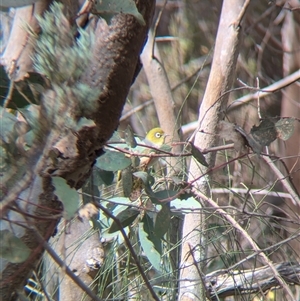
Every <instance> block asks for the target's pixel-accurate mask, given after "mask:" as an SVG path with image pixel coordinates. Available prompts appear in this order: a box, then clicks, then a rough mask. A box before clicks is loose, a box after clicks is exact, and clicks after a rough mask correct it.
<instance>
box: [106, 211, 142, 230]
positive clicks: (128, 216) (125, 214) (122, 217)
mask: <svg viewBox="0 0 300 301" xmlns="http://www.w3.org/2000/svg"><path fill="white" fill-rule="evenodd" d="M138 215H139V212H138V211H137V210H136V209H133V208H127V209H125V210H124V211H122V212H120V213H119V214H118V215H117V216H116V218H117V219H118V220H119V221H120V223H121V225H122V228H125V227H127V226H129V225H131V223H132V222H133V221H134V220H135V219H136V218H137V217H138ZM119 230H120V228H119V225H118V223H116V222H115V221H113V223H112V225H111V226H110V228H109V230H108V233H113V232H116V231H119Z"/></svg>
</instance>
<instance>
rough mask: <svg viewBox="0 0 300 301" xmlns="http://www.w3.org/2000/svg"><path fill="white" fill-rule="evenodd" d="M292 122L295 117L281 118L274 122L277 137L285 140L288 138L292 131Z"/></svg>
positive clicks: (293, 127)
mask: <svg viewBox="0 0 300 301" xmlns="http://www.w3.org/2000/svg"><path fill="white" fill-rule="evenodd" d="M294 122H295V118H292V117H289V118H281V119H280V120H278V121H277V122H276V123H275V127H276V132H277V137H278V138H280V139H282V140H284V141H286V140H288V139H289V138H290V137H291V136H292V135H293V133H294V129H295V126H294Z"/></svg>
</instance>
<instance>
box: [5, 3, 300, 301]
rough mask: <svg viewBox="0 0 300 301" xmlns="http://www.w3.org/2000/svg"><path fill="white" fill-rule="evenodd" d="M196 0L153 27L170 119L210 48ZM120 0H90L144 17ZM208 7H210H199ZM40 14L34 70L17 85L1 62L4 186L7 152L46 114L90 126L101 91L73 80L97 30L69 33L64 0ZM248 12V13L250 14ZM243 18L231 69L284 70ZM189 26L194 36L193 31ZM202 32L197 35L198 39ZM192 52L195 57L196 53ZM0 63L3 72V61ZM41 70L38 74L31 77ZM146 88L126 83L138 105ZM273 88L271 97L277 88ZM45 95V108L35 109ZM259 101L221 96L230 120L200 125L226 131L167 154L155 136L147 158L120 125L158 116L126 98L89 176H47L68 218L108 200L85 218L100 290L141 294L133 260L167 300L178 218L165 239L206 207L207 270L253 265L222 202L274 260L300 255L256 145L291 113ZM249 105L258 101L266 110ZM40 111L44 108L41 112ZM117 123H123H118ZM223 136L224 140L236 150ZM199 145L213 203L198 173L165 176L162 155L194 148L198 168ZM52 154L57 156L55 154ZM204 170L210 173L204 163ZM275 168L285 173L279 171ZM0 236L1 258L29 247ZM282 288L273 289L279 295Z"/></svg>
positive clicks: (20, 146) (287, 210)
mask: <svg viewBox="0 0 300 301" xmlns="http://www.w3.org/2000/svg"><path fill="white" fill-rule="evenodd" d="M204 2H205V1H203V2H202V3H200V4H196V3H184V2H182V3H183V4H184V7H185V9H186V10H184V9H182V10H181V9H180V8H176V9H175V11H172V12H170V15H171V16H172V17H171V18H167V23H168V24H169V26H168V28H167V29H166V28H162V25H161V27H160V28H158V32H164V31H167V33H168V34H170V35H172V36H174V37H176V39H177V40H176V41H175V40H172V41H171V42H168V40H167V37H166V41H165V42H162V43H161V44H160V45H159V48H160V50H161V54H162V61H163V63H164V66H165V68H166V70H167V73H168V75H169V79H170V82H171V86H172V87H173V88H174V89H173V91H174V96H175V105H176V110H177V111H178V119H181V120H182V122H183V123H188V121H190V120H194V119H196V116H197V114H198V103H199V98H200V99H201V95H203V91H204V87H205V83H206V78H207V76H208V71H209V68H210V61H211V60H210V57H209V56H210V55H211V53H212V51H211V49H212V48H213V42H214V36H213V34H214V32H215V30H216V24H217V18H216V16H211V14H212V9H211V7H209V8H207V7H206V10H205V9H200V8H199V7H197V9H196V8H194V9H191V7H190V6H193V5H195V6H196V5H199V6H201V5H208V4H207V3H204ZM120 3H121V2H120V1H110V2H106V1H100V2H99V1H98V2H97V6H96V9H97V11H98V12H97V13H99V14H100V15H101V16H103V17H106V16H107V17H108V19H110V17H111V14H115V13H116V12H121V13H125V12H126V13H129V14H132V15H134V16H135V17H136V18H137V19H138V21H139V22H140V23H141V24H143V22H144V20H143V18H142V17H141V15H140V13H139V12H138V11H137V9H136V7H135V5H134V4H133V2H132V1H129V0H128V2H122V4H121V6H119V4H120ZM109 5H110V6H109ZM210 5H213V6H214V7H215V9H216V10H218V9H219V4H216V3H215V4H209V6H210ZM166 9H170V8H166ZM276 9H278V8H276V7H273V12H274V15H268V16H269V17H266V16H265V15H263V16H264V17H262V20H261V24H263V25H264V26H266V25H265V24H267V23H268V22H267V21H270V20H273V19H274V18H275V15H276V14H275V12H276ZM196 11H199V12H201V15H202V17H203V19H201V20H200V21H199V16H198V14H197V16H195V15H194V12H196ZM205 12H209V14H208V15H206V14H205ZM261 12H267V8H266V7H265V6H263V5H262V4H261V5H259V7H257V8H256V10H255V9H254V8H253V10H252V14H253V15H252V17H251V18H254V17H255V18H260V17H261ZM253 16H254V17H253ZM255 18H254V19H255ZM264 18H266V19H264ZM39 21H40V24H41V28H42V33H41V35H40V36H39V37H35V38H36V39H37V46H36V50H37V53H36V55H35V56H34V63H35V68H36V70H37V72H38V73H32V74H31V75H30V77H29V78H28V79H26V80H24V83H23V87H19V86H18V85H14V86H13V87H10V83H9V80H8V78H7V77H6V76H5V74H1V79H2V78H3V81H4V82H5V83H4V85H2V86H1V87H0V93H1V96H2V98H5V97H6V96H8V94H9V90H10V88H12V94H11V100H10V103H9V104H8V106H6V108H2V107H0V113H1V123H0V126H1V130H0V139H1V140H0V143H1V144H0V156H1V159H2V160H1V165H0V168H1V172H2V173H5V176H6V177H7V174H9V175H12V174H13V177H12V180H13V181H11V182H9V181H7V182H6V185H7V186H8V185H13V183H15V182H17V180H18V177H21V175H22V172H23V171H24V169H25V167H26V165H25V164H24V160H22V159H20V160H16V157H17V156H19V155H22V156H24V158H25V159H26V154H28V152H29V151H30V150H32V149H33V146H36V145H37V144H38V141H40V139H41V137H44V136H45V134H47V129H48V128H47V127H50V126H54V127H56V128H57V130H58V131H61V133H62V135H65V134H66V133H69V132H71V133H73V132H75V133H76V132H78V131H79V130H81V129H82V128H84V127H85V126H86V127H94V126H95V124H94V122H93V121H91V120H90V119H87V118H86V116H89V114H90V112H91V111H92V108H93V106H94V105H95V99H97V95H98V94H99V91H94V90H92V89H90V88H89V87H88V86H86V85H85V84H83V83H81V82H80V78H81V75H82V74H83V73H84V71H85V69H86V67H87V65H88V63H89V60H90V58H91V54H90V51H89V50H90V48H91V45H92V44H93V43H94V40H95V37H94V36H90V35H88V34H87V32H86V31H83V30H81V29H78V31H77V33H78V36H79V37H78V39H76V40H75V41H74V39H73V36H74V33H75V31H76V30H77V29H75V28H70V27H69V25H66V24H67V23H66V19H65V17H64V15H63V13H62V6H61V4H57V3H56V4H54V5H53V6H52V7H51V10H50V11H49V12H47V13H46V14H45V16H44V17H43V18H40V19H39ZM247 22H249V20H248V21H247ZM251 22H252V23H253V24H255V22H254V20H252V21H250V23H251ZM265 22H267V23H265ZM253 24H252V25H253ZM53 25H54V26H53ZM248 25H249V24H248ZM250 25H251V24H250ZM250 25H249V28H250V29H247V30H246V33H245V39H244V44H243V48H242V51H241V56H240V57H241V61H240V62H239V65H238V77H239V78H242V79H243V80H244V81H245V82H254V79H255V77H256V76H257V74H258V73H259V72H260V75H261V82H262V83H263V84H265V85H267V84H270V83H271V82H273V81H275V80H277V79H278V78H280V77H281V74H278V72H275V71H274V70H275V69H276V70H279V69H281V66H280V64H281V63H280V62H279V59H278V60H276V61H275V63H274V62H270V61H269V60H268V59H267V58H268V54H265V53H272V49H269V48H267V49H265V50H264V51H265V53H264V59H262V58H261V57H260V53H258V51H257V50H256V48H255V47H256V46H255V45H257V44H259V43H263V41H262V40H261V38H258V37H257V35H258V33H257V32H256V31H254V29H253V28H254V25H253V26H250ZM274 26H275V25H274ZM192 28H196V29H197V32H195V31H194V30H192ZM201 32H202V33H203V32H208V34H206V36H205V35H204V34H200V33H201ZM195 36H200V38H199V39H198V40H196V39H194V37H195ZM200 39H201V43H200V45H198V44H199V40H200ZM199 53H200V54H201V55H203V56H204V57H201V58H199V57H197V56H198V55H199ZM270 70H273V71H270ZM0 71H1V72H2V73H3V70H0ZM39 73H41V74H43V76H40V77H38V76H37V75H39ZM273 75H274V76H273ZM272 76H273V77H272ZM37 78H38V79H37ZM245 79H246V80H245ZM1 82H2V80H1ZM48 89H51V90H53V91H54V92H55V101H54V102H53V98H52V97H51V95H49V94H47V93H45V92H46V91H47V90H48ZM247 89H250V88H249V86H246V85H242V84H241V82H239V83H236V85H235V87H234V89H233V91H232V94H231V95H232V96H231V98H232V103H234V100H235V99H236V98H238V97H239V96H241V95H242V93H243V91H245V90H247ZM251 89H255V88H253V87H251ZM251 89H250V90H251ZM20 92H21V93H20ZM42 95H43V101H42ZM66 95H68V96H73V95H76V101H77V102H78V103H77V105H76V106H74V108H75V109H74V111H72V112H71V113H70V114H68V115H67V116H64V120H63V121H64V124H65V125H66V127H65V128H63V129H61V128H60V124H61V121H62V120H61V119H60V118H59V117H58V116H59V115H60V113H61V112H62V111H65V109H66V108H67V107H69V106H71V104H72V105H73V103H72V101H73V98H72V97H70V98H66V97H65V96H66ZM147 97H149V92H148V90H147V88H146V83H145V80H144V79H143V76H141V77H139V78H138V79H137V84H136V85H135V86H134V88H133V92H132V93H131V94H130V95H129V99H128V104H127V106H128V107H130V105H132V106H133V107H134V108H137V107H138V104H139V102H141V103H144V100H145V99H147ZM272 97H274V99H275V98H277V97H278V96H277V95H274V96H272ZM26 98H28V99H30V100H32V103H31V104H29V105H28V103H27V102H26ZM270 99H272V98H271V97H270ZM272 100H273V99H272ZM275 100H276V99H275ZM42 102H43V109H44V110H43V111H41V110H40V108H41V103H42ZM267 102H268V100H266V101H265V102H263V101H260V102H257V105H255V104H252V105H249V106H247V107H246V108H243V109H241V111H238V113H236V111H235V112H234V110H232V111H230V108H229V107H228V108H226V109H224V113H226V114H225V115H226V120H227V121H224V122H222V123H220V125H219V132H218V133H206V134H208V135H218V137H219V138H221V139H223V142H224V143H222V141H219V144H218V145H216V149H213V150H200V149H199V148H197V147H195V146H194V145H193V143H184V142H178V141H176V143H182V144H183V145H184V151H183V152H182V153H180V154H174V153H173V152H172V150H171V147H170V145H169V146H166V145H164V146H163V147H162V148H160V149H156V150H155V152H154V153H153V154H152V156H154V157H158V158H160V163H159V164H158V165H155V166H151V167H150V166H149V167H148V168H142V167H141V166H140V158H141V157H143V156H145V155H147V154H145V152H144V150H145V148H147V147H146V146H144V145H141V140H140V139H139V138H137V137H135V136H134V135H133V134H132V131H130V130H127V123H131V125H132V127H133V128H134V132H137V133H139V134H140V133H141V132H142V130H141V129H142V128H147V129H149V128H151V127H153V126H157V124H151V123H155V120H156V116H155V115H154V109H153V107H151V106H149V105H148V106H147V105H145V106H141V107H142V109H140V110H142V113H140V112H139V110H138V109H137V110H134V111H133V112H132V116H131V120H130V121H129V120H125V121H123V122H121V124H120V129H119V131H118V132H116V133H115V135H114V137H113V138H112V139H111V141H110V142H109V143H108V144H107V146H106V148H105V149H104V152H103V153H102V154H101V156H100V157H99V158H98V159H97V160H96V161H95V164H94V166H93V170H92V173H91V177H90V178H89V179H88V181H87V182H86V183H85V185H84V186H83V188H82V190H81V192H80V191H76V190H75V189H73V188H70V187H69V185H67V183H66V181H65V180H63V179H62V178H58V177H53V178H52V182H53V186H54V188H55V192H54V194H55V195H56V196H57V198H58V199H59V200H60V201H61V202H62V203H63V207H64V216H65V217H66V219H67V220H70V219H71V218H73V217H74V216H75V214H76V212H77V210H78V208H79V199H80V196H82V201H83V203H84V204H85V205H86V204H89V203H93V204H94V205H95V206H97V205H98V206H102V207H103V208H104V209H105V211H104V210H101V209H100V210H99V217H93V218H92V221H93V227H94V228H95V229H98V230H99V232H100V237H101V241H102V242H103V245H104V246H105V250H106V260H105V262H104V264H103V266H102V267H101V269H100V271H99V275H98V278H96V281H98V283H99V286H98V295H99V296H100V297H101V298H111V299H113V298H123V299H126V298H127V299H129V298H131V297H132V298H133V296H134V297H137V296H138V297H140V298H144V299H145V300H148V295H146V297H145V294H146V293H145V292H146V291H147V287H146V284H145V282H144V280H143V279H142V277H141V275H140V271H139V269H138V268H137V264H139V265H140V266H141V267H142V270H143V271H144V272H145V274H147V275H148V278H149V284H150V285H151V286H152V287H153V288H154V289H155V292H156V293H157V294H158V295H162V296H161V298H162V299H163V300H175V299H176V289H177V281H178V269H179V262H178V249H179V248H180V245H181V243H182V240H183V239H185V238H184V237H179V236H180V235H179V232H180V229H179V230H178V229H177V234H178V236H177V237H176V239H174V237H173V236H174V231H173V227H174V225H175V224H176V223H177V224H179V223H180V222H181V221H182V220H183V218H184V216H185V215H187V214H190V213H195V212H197V213H198V212H199V214H204V213H205V214H206V217H207V227H206V228H203V234H204V235H205V236H206V237H207V241H206V245H205V246H202V247H203V248H206V249H207V251H208V252H207V259H206V262H205V265H206V269H207V271H208V272H214V271H216V270H218V269H226V270H227V271H230V270H231V269H236V268H237V269H239V270H240V272H241V274H242V272H243V270H244V269H245V268H250V267H251V268H253V267H256V266H259V265H261V263H260V262H259V259H257V258H259V252H256V251H255V252H254V251H253V248H252V246H251V244H250V243H249V241H247V239H246V238H245V237H244V236H243V235H242V234H241V233H240V232H239V231H237V230H236V228H235V227H234V226H233V224H232V223H230V222H228V220H226V219H225V218H224V216H223V215H221V214H220V210H219V209H220V208H224V210H226V212H227V213H229V214H230V216H233V217H234V218H235V219H236V221H237V223H238V224H239V225H241V226H242V227H243V229H245V230H246V231H247V233H248V234H249V236H251V239H252V240H253V241H255V242H256V243H257V244H258V245H259V247H260V249H261V250H263V251H262V252H264V253H265V254H267V255H268V257H269V258H270V259H271V260H273V261H274V262H279V261H286V260H290V259H294V258H296V259H297V258H298V257H297V256H298V254H297V253H298V252H297V250H296V249H293V246H292V245H291V246H290V245H289V244H287V243H286V241H291V242H292V241H293V239H294V238H297V235H298V234H299V221H298V220H297V219H298V217H297V214H296V212H294V211H293V206H292V205H290V204H292V203H293V198H292V197H291V196H290V195H289V196H288V197H287V201H286V204H285V203H284V202H282V201H281V199H282V196H283V188H286V187H289V186H292V185H290V184H283V186H282V185H281V184H280V183H279V181H278V179H277V178H276V177H275V176H274V174H275V172H278V170H277V169H273V170H272V172H270V165H268V164H266V163H264V161H263V160H265V158H266V157H267V156H266V153H265V150H266V151H269V148H265V147H266V146H267V147H269V146H270V150H272V151H273V150H274V153H278V150H277V149H276V144H277V143H278V139H281V140H284V141H286V140H288V139H289V138H291V136H292V134H293V132H294V131H295V127H296V125H297V124H298V123H299V119H297V118H296V117H289V116H282V117H278V116H277V115H278V114H277V113H274V114H273V113H270V110H269V109H268V108H267ZM4 103H5V99H4V101H3V104H4ZM15 106H17V107H18V109H17V110H16V111H12V110H10V109H7V107H15ZM128 107H127V109H128ZM139 108H140V107H139ZM256 111H259V112H262V114H263V117H261V116H260V114H257V112H256ZM277 111H278V110H277ZM41 112H42V113H45V112H46V114H45V115H42V116H41ZM20 116H21V118H20ZM143 116H147V118H143ZM148 116H149V118H148ZM152 117H153V118H152ZM43 119H46V120H47V121H49V123H48V124H47V126H45V125H43V123H42V122H41V120H43ZM66 128H68V130H66ZM122 128H126V130H125V134H124V132H123V131H122ZM124 135H125V139H122V138H121V136H124ZM186 136H188V134H186ZM221 139H220V140H221ZM183 140H184V139H183ZM225 142H233V144H234V149H235V150H232V146H229V144H226V143H225ZM223 144H224V145H223ZM208 152H213V153H217V158H218V159H217V163H216V165H215V166H214V167H211V168H210V169H209V173H210V174H211V176H212V177H211V178H212V180H211V182H210V183H209V185H210V186H211V195H210V197H211V198H212V199H214V200H216V203H218V205H219V208H218V209H216V208H212V207H210V206H209V205H207V204H206V205H205V206H204V207H203V206H202V205H203V204H200V203H199V197H198V196H197V195H196V194H195V193H194V192H192V191H191V189H192V188H193V185H194V183H195V182H196V181H197V180H199V179H195V180H194V181H190V182H189V183H187V182H186V178H187V175H186V174H184V171H182V173H183V176H182V175H181V176H180V177H177V176H174V175H173V176H171V177H169V175H168V174H166V172H165V170H166V169H168V168H169V169H172V166H170V165H169V164H170V163H169V161H168V159H169V157H176V156H178V157H185V158H187V159H188V160H189V158H191V157H193V158H195V159H196V160H197V162H198V163H199V164H198V167H199V169H202V168H203V166H205V167H208V164H207V161H206V158H205V155H206V154H207V153H208ZM51 155H53V154H52V153H50V157H51ZM22 158H23V157H22ZM50 159H51V160H54V161H55V160H56V156H55V154H54V155H53V158H52V157H51V158H50ZM276 160H277V159H276ZM25 161H26V160H25ZM24 166H25V167H24ZM203 177H205V179H208V178H206V175H203ZM8 178H9V177H8ZM279 180H280V181H282V182H283V180H284V176H282V177H281V178H279ZM1 191H2V190H1ZM285 197H286V195H285ZM122 230H123V231H122ZM0 238H1V242H0V245H3V246H4V248H2V249H1V250H0V251H1V252H0V253H1V254H2V255H1V256H2V257H3V258H5V259H6V260H8V261H10V262H23V261H25V260H26V259H27V258H28V254H29V250H27V249H26V248H23V247H24V246H23V245H22V242H21V241H20V240H19V239H18V238H17V236H14V235H12V234H11V233H10V232H3V231H1V237H0ZM126 238H128V239H129V242H130V244H131V246H132V247H133V251H134V252H135V254H136V255H137V257H138V263H136V262H135V261H134V256H133V253H132V251H131V250H129V248H128V245H127V241H126ZM197 247H198V246H196V247H195V248H197ZM20 249H23V250H24V252H23V253H22V254H20V253H19V251H20ZM174 253H175V255H174ZM174 258H175V259H174ZM195 260H197V258H196V259H195ZM144 293H145V294H144ZM249 298H250V297H249ZM251 298H252V297H251ZM280 298H281V295H279V297H278V299H277V300H280Z"/></svg>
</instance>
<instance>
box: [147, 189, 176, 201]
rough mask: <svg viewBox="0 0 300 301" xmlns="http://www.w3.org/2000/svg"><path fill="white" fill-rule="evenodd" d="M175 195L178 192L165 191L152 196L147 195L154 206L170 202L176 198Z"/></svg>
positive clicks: (154, 193)
mask: <svg viewBox="0 0 300 301" xmlns="http://www.w3.org/2000/svg"><path fill="white" fill-rule="evenodd" d="M177 194H178V191H174V190H168V189H166V190H161V191H157V192H153V193H152V194H150V195H149V197H150V198H151V201H152V202H153V203H154V204H161V203H163V202H169V201H171V200H172V199H174V198H175V197H176V196H177Z"/></svg>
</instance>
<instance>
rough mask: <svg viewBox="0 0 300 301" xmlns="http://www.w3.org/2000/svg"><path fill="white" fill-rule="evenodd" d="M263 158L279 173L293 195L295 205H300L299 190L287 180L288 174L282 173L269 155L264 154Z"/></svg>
mask: <svg viewBox="0 0 300 301" xmlns="http://www.w3.org/2000/svg"><path fill="white" fill-rule="evenodd" d="M262 158H263V159H264V160H265V161H266V163H267V164H268V165H269V166H270V167H271V168H272V170H273V171H274V173H275V174H276V175H277V177H278V179H279V180H280V181H281V183H282V185H283V186H284V187H285V189H286V190H287V191H288V193H289V194H290V195H291V198H292V200H293V202H294V204H295V205H298V206H299V205H300V198H299V195H298V194H297V192H295V190H294V189H293V188H292V186H291V184H290V183H289V181H288V180H287V178H286V176H284V175H283V174H282V172H281V171H280V170H279V169H278V167H277V166H276V165H275V164H274V162H273V161H272V160H271V158H270V157H269V156H264V155H262Z"/></svg>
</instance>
